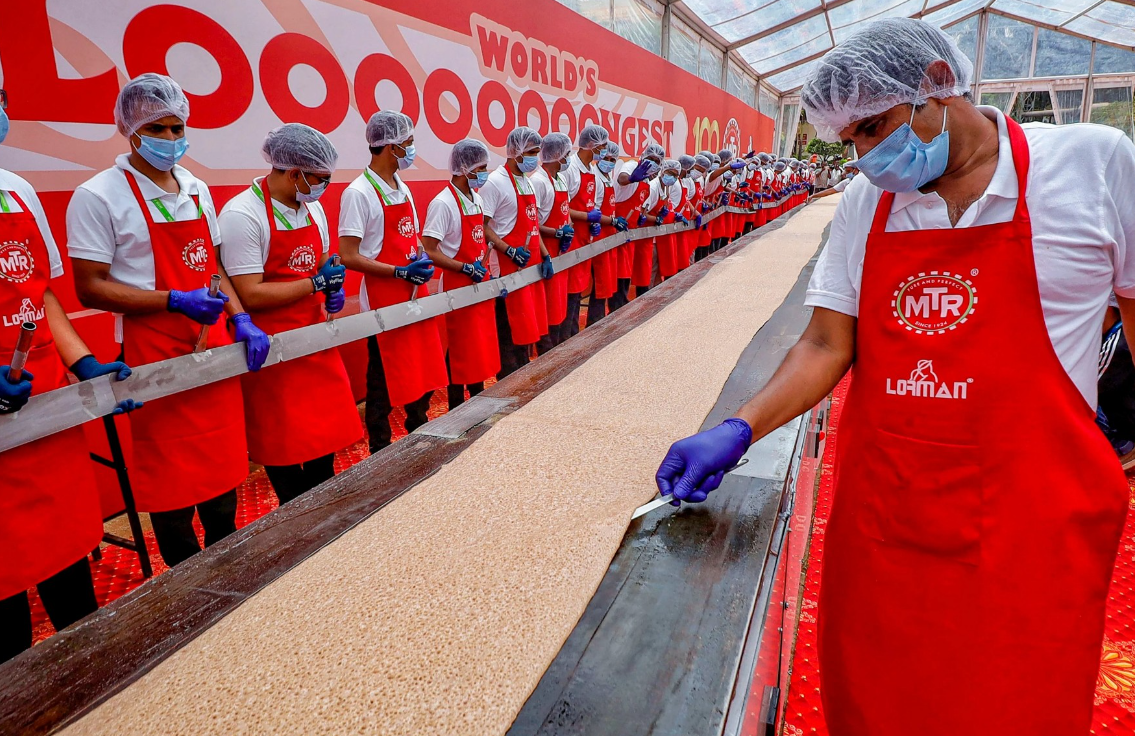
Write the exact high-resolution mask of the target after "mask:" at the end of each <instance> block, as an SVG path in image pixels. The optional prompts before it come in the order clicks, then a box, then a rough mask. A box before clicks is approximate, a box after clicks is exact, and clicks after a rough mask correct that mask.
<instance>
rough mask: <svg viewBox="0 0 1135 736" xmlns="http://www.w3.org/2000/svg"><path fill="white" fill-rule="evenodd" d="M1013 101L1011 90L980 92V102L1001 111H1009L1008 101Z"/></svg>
mask: <svg viewBox="0 0 1135 736" xmlns="http://www.w3.org/2000/svg"><path fill="white" fill-rule="evenodd" d="M1012 101H1013V93H1012V92H982V93H981V104H983V105H991V106H992V107H996V108H997V109H998V110H1000V111H1001V112H1008V111H1009V103H1010V102H1012Z"/></svg>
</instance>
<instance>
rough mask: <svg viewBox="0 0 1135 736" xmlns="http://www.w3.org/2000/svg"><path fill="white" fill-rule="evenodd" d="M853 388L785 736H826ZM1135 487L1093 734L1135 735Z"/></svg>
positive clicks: (841, 394) (810, 580) (808, 594)
mask: <svg viewBox="0 0 1135 736" xmlns="http://www.w3.org/2000/svg"><path fill="white" fill-rule="evenodd" d="M846 391H847V382H846V381H845V382H844V383H842V384H840V386H839V387H838V388H837V389H836V391H835V394H834V397H833V403H832V420H831V426H830V428H829V431H828V435H827V437H828V440H827V446H826V448H825V450H824V467H823V471H822V474H821V476H820V487H819V490H818V493H817V497H816V511H815V520H814V522H813V533H812V542H811V550H810V554H809V556H808V569H807V572H806V575H805V579H804V593H803V601H802V605H801V614H800V627H799V631H798V634H797V639H796V649H795V652H794V655H793V658H792V668H791V677H790V680H789V684H788V694H787V709H786V714H785V721H784V728H783V730H782V732H781V733H782V734H784V736H826V735H827V733H828V731H827V728H826V727H825V725H824V716H823V712H822V710H821V705H820V670H819V663H818V662H817V661H816V617H815V614H816V601H817V600H819V592H820V570H821V569H822V568H823V564H824V526H825V524H826V523H827V520H828V516H829V514H830V513H831V505H832V494H833V477H832V465H833V458H834V457H835V450H836V443H837V442H838V441H839V440H838V438H839V428H838V424H839V416H840V411H841V409H842V407H843V402H844V398H845V396H846ZM1133 611H1135V487H1133V490H1132V513H1129V514H1128V516H1127V528H1126V530H1125V532H1124V537H1123V542H1122V543H1121V546H1120V550H1119V560H1118V562H1117V564H1116V567H1115V573H1114V577H1113V578H1112V583H1111V595H1110V598H1109V601H1108V612H1107V629H1106V634H1105V640H1104V650H1103V661H1102V663H1101V666H1100V675H1099V680H1098V682H1097V685H1096V708H1095V718H1094V720H1093V723H1092V733H1093V734H1097V735H1102V734H1133V733H1135V630H1133V628H1135V615H1133Z"/></svg>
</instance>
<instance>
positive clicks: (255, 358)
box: [229, 312, 272, 372]
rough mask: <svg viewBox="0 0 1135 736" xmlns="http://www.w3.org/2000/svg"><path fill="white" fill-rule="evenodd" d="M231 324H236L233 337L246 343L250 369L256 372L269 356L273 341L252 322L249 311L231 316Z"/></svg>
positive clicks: (246, 357) (246, 354)
mask: <svg viewBox="0 0 1135 736" xmlns="http://www.w3.org/2000/svg"><path fill="white" fill-rule="evenodd" d="M229 324H232V325H235V329H234V330H233V339H235V340H236V341H237V342H243V343H244V349H245V361H246V362H247V363H248V370H250V371H253V372H256V371H258V370H260V366H262V365H264V361H265V359H267V358H268V349H269V348H270V347H272V343H271V341H269V340H268V335H267V334H265V332H264V330H262V329H260V328H259V327H257V326H256V325H254V324H252V317H250V316H249V314H248V312H237V313H236V314H234V315H233V316H231V317H229Z"/></svg>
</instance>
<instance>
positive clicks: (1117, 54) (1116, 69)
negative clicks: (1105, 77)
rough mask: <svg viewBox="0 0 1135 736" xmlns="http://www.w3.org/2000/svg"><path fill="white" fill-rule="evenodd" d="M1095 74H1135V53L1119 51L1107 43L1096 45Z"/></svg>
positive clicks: (1093, 71) (1124, 50)
mask: <svg viewBox="0 0 1135 736" xmlns="http://www.w3.org/2000/svg"><path fill="white" fill-rule="evenodd" d="M1094 66H1095V68H1094V69H1093V70H1092V73H1093V74H1125V73H1127V72H1135V52H1131V51H1128V50H1127V49H1117V48H1116V47H1114V46H1108V45H1107V44H1106V43H1097V44H1096V62H1095V65H1094Z"/></svg>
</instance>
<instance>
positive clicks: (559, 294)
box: [543, 172, 586, 325]
mask: <svg viewBox="0 0 1135 736" xmlns="http://www.w3.org/2000/svg"><path fill="white" fill-rule="evenodd" d="M545 173H546V172H545ZM548 178H549V180H551V177H548ZM557 183H561V184H562V180H561V179H560V175H559V174H556V180H555V181H553V182H552V189H553V190H554V191H555V198H554V199H553V200H552V211H551V212H549V213H548V220H547V222H545V223H544V227H550V228H553V229H556V230H558V229H559V228H561V227H563V226H564V225H567V224H568V223H570V222H571V213H570V212H569V211H568V193H567V189H566V188H564V189H560V188H559V187H557V186H556V184H557ZM584 227H586V225H584ZM543 240H544V247H546V248H547V249H548V252H549V253H551V254H552V257H553V258H554V257H555V256H558V255H559V254H560V241H559V239H558V238H555V237H551V238H543ZM567 296H568V272H567V271H559V272H557V273H556V275H555V276H553V277H552V278H551V279H550V280H549V279H545V280H544V304H545V306H546V308H547V312H548V324H549V325H558V324H561V323H562V322H563V321H564V320H565V319H567Z"/></svg>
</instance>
